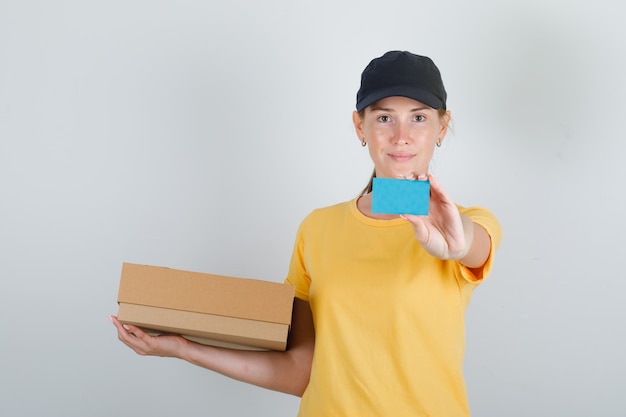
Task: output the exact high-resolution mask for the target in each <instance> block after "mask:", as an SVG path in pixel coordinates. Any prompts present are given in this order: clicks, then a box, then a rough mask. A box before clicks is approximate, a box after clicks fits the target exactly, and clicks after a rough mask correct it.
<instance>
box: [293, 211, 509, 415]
mask: <svg viewBox="0 0 626 417" xmlns="http://www.w3.org/2000/svg"><path fill="white" fill-rule="evenodd" d="M459 210H460V212H461V213H463V214H465V215H467V216H469V217H470V218H471V219H472V220H473V221H474V222H476V223H478V224H480V225H482V226H483V227H484V228H485V229H486V230H487V232H488V233H489V235H490V236H491V239H492V253H491V255H490V257H489V260H488V261H487V263H486V264H485V266H484V267H483V269H482V274H480V275H481V276H474V275H473V274H472V272H471V271H470V270H469V269H467V268H465V267H463V266H462V265H461V264H459V263H458V262H456V261H442V260H440V259H437V258H434V257H432V256H431V255H429V254H428V253H426V251H425V250H424V249H423V248H422V247H421V246H420V244H419V243H418V242H417V241H416V239H415V235H414V232H413V228H412V227H411V225H410V224H409V223H408V222H407V221H405V220H403V219H400V218H398V219H393V220H375V219H371V218H368V217H366V216H364V215H363V214H362V213H361V212H359V210H358V209H357V207H356V200H352V201H349V202H345V203H341V204H338V205H335V206H331V207H326V208H323V209H318V210H315V211H313V212H312V213H311V214H309V216H307V217H306V218H305V219H304V221H303V222H302V224H301V225H300V228H299V231H298V236H297V239H296V243H295V247H294V252H293V255H292V259H291V264H290V270H289V275H288V277H287V279H286V282H288V283H290V284H293V285H295V287H296V297H298V298H300V299H303V300H306V301H309V303H310V305H311V310H312V313H313V320H314V324H315V354H314V358H313V365H312V369H311V379H310V382H309V385H308V387H307V389H306V391H305V393H304V395H303V397H302V401H301V404H300V412H299V416H301V417H326V416H333V417H334V416H337V417H340V416H349V417H355V416H359V417H367V416H377V417H380V416H386V417H391V416H393V417H402V416H411V417H417V416H438V417H466V416H469V409H468V403H467V395H466V390H465V382H464V379H463V373H462V368H463V354H464V350H465V323H464V314H465V310H466V307H467V305H468V303H469V301H470V297H471V294H472V291H473V290H474V288H476V286H477V285H478V284H479V283H480V282H481V281H482V280H483V279H484V277H486V276H487V274H488V273H489V271H490V269H491V264H492V261H493V253H494V252H495V249H496V247H497V246H498V244H499V242H500V236H501V230H500V225H499V223H498V221H497V220H496V219H495V217H494V216H493V215H492V214H491V213H490V212H489V211H488V210H486V209H483V208H467V209H465V208H461V207H460V208H459Z"/></svg>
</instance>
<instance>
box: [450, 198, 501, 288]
mask: <svg viewBox="0 0 626 417" xmlns="http://www.w3.org/2000/svg"><path fill="white" fill-rule="evenodd" d="M459 211H460V213H461V214H464V215H466V216H467V217H469V218H470V219H472V221H473V222H474V223H476V224H478V225H480V226H482V227H483V228H484V229H485V230H486V231H487V234H488V235H489V238H490V239H491V251H490V253H489V257H488V258H487V261H486V262H485V264H484V265H483V266H482V268H479V269H478V270H476V269H470V268H467V267H465V266H463V265H461V275H462V276H463V278H464V279H466V280H467V281H469V282H473V283H478V282H481V281H483V280H484V279H485V278H487V276H488V275H489V273H490V272H491V268H492V266H493V259H494V254H495V253H496V250H497V249H498V247H499V246H500V241H501V240H502V229H501V227H500V223H499V222H498V219H496V217H495V216H494V215H493V213H492V212H491V211H489V210H487V209H485V208H482V207H469V208H462V207H461V208H460V209H459Z"/></svg>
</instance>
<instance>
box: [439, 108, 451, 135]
mask: <svg viewBox="0 0 626 417" xmlns="http://www.w3.org/2000/svg"><path fill="white" fill-rule="evenodd" d="M450 120H452V115H451V113H450V110H447V111H446V113H445V114H444V115H443V116H441V119H440V123H441V127H440V128H439V142H441V141H443V140H444V138H445V137H446V133H448V127H449V126H450Z"/></svg>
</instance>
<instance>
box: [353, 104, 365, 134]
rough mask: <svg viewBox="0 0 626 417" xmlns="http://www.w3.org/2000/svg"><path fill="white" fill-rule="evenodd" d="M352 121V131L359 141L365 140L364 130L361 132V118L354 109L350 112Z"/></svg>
mask: <svg viewBox="0 0 626 417" xmlns="http://www.w3.org/2000/svg"><path fill="white" fill-rule="evenodd" d="M352 123H354V131H355V132H356V137H357V139H358V140H359V142H363V141H364V140H365V132H363V119H362V118H361V115H360V114H359V112H357V111H356V110H355V111H354V112H353V113H352Z"/></svg>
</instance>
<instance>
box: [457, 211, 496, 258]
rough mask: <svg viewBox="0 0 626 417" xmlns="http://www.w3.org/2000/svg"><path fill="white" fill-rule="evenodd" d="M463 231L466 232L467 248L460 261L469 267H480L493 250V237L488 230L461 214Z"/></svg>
mask: <svg viewBox="0 0 626 417" xmlns="http://www.w3.org/2000/svg"><path fill="white" fill-rule="evenodd" d="M461 221H462V223H463V232H464V234H465V244H466V250H465V254H463V255H462V256H461V257H460V258H459V262H460V263H462V264H463V265H465V266H467V267H468V268H480V267H481V266H483V265H484V264H485V262H486V261H487V258H488V257H489V253H490V251H491V239H490V238H489V235H488V234H487V231H486V230H485V229H484V228H483V227H482V226H480V225H478V224H476V223H474V222H472V220H471V219H470V218H469V217H467V216H465V215H461Z"/></svg>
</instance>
